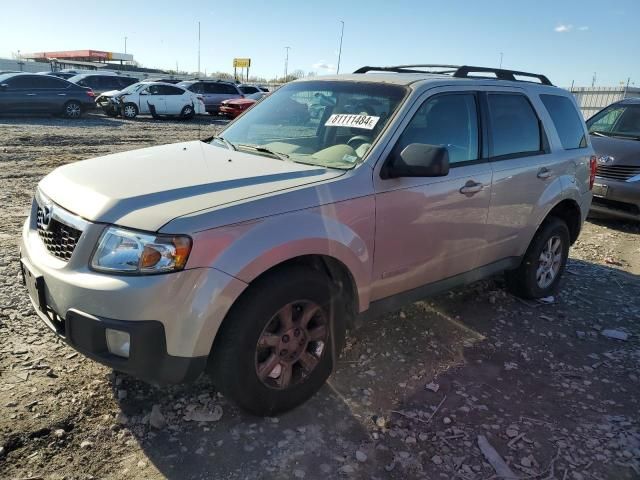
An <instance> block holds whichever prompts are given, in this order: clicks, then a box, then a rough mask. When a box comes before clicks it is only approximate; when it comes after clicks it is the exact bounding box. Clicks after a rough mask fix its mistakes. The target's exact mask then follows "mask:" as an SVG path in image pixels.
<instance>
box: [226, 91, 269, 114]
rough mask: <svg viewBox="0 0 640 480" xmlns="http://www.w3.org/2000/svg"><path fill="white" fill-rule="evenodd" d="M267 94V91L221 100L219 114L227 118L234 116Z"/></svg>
mask: <svg viewBox="0 0 640 480" xmlns="http://www.w3.org/2000/svg"><path fill="white" fill-rule="evenodd" d="M266 95H268V93H267V92H258V93H252V94H250V95H245V96H244V98H232V99H229V100H223V101H222V103H221V104H220V114H221V115H224V116H225V117H227V118H236V117H237V116H238V115H240V114H241V113H243V112H244V111H245V110H248V109H249V108H251V107H252V106H253V104H254V103H256V102H257V101H258V100H261V99H262V98H263V97H264V96H266Z"/></svg>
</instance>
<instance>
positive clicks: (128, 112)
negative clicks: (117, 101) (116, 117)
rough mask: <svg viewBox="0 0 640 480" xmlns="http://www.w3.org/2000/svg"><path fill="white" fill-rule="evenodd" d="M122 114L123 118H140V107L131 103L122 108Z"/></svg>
mask: <svg viewBox="0 0 640 480" xmlns="http://www.w3.org/2000/svg"><path fill="white" fill-rule="evenodd" d="M121 113H122V117H123V118H127V119H129V120H133V119H134V118H136V117H137V116H138V113H139V110H138V106H137V105H136V104H135V103H131V102H128V103H125V104H124V105H123V106H122V112H121Z"/></svg>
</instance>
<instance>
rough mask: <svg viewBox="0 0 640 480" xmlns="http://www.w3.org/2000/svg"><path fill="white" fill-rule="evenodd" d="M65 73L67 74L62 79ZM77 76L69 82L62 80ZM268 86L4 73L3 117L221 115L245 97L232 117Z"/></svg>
mask: <svg viewBox="0 0 640 480" xmlns="http://www.w3.org/2000/svg"><path fill="white" fill-rule="evenodd" d="M62 74H63V75H62ZM69 74H71V76H70V77H69V78H67V79H65V78H61V76H67V75H69ZM266 90H267V89H266V88H265V87H260V86H255V85H245V84H240V85H237V84H235V83H233V82H225V81H215V80H189V81H180V80H175V79H165V78H159V79H153V80H145V81H142V82H139V81H138V80H137V79H135V78H133V77H128V76H123V75H117V74H115V73H112V72H99V73H80V74H74V73H73V72H41V73H40V74H34V73H23V72H10V73H5V74H0V113H50V114H60V115H64V116H66V117H68V118H78V117H80V116H81V115H82V113H83V112H86V111H88V110H91V109H94V108H96V107H98V108H101V109H102V110H103V111H104V112H105V113H106V114H107V115H110V116H118V115H121V116H123V117H124V118H135V117H136V116H137V115H139V114H151V115H152V116H153V117H155V118H160V117H163V116H178V117H181V118H191V117H193V116H194V115H196V114H204V113H207V112H208V113H210V114H212V115H217V114H218V113H220V106H221V104H222V102H223V101H226V100H235V99H244V97H245V96H249V95H251V96H252V98H249V99H247V101H246V102H243V103H242V104H241V105H240V106H238V108H237V109H234V108H233V107H234V106H233V105H232V106H231V108H230V110H229V116H231V117H235V116H237V115H238V114H239V113H241V112H242V111H244V110H246V109H247V108H248V107H249V106H250V105H251V104H252V103H255V102H256V101H257V100H258V99H259V98H261V97H262V96H264V95H265V94H266Z"/></svg>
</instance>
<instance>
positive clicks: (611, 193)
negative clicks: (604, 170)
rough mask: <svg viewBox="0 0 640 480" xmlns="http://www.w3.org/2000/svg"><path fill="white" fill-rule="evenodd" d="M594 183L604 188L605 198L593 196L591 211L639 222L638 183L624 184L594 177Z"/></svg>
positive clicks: (639, 183) (639, 198)
mask: <svg viewBox="0 0 640 480" xmlns="http://www.w3.org/2000/svg"><path fill="white" fill-rule="evenodd" d="M595 183H597V184H599V185H605V186H606V189H607V191H606V195H605V196H602V197H601V196H594V197H593V201H592V203H591V211H593V212H596V213H600V214H604V215H609V216H614V217H617V218H624V219H627V220H640V182H624V181H616V180H611V179H607V178H601V177H596V181H595Z"/></svg>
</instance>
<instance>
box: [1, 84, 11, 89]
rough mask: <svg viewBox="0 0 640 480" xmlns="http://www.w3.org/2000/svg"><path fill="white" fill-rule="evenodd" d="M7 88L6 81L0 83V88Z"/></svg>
mask: <svg viewBox="0 0 640 480" xmlns="http://www.w3.org/2000/svg"><path fill="white" fill-rule="evenodd" d="M7 88H9V85H8V84H6V83H2V84H0V90H6V89H7Z"/></svg>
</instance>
